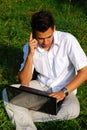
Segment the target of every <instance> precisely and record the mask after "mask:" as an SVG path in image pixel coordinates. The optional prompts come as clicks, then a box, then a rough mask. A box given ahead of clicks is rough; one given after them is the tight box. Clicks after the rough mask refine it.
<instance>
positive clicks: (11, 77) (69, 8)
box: [0, 0, 87, 130]
mask: <svg viewBox="0 0 87 130" xmlns="http://www.w3.org/2000/svg"><path fill="white" fill-rule="evenodd" d="M86 5H87V1H86V0H84V1H83V0H44V1H42V0H36V1H35V0H1V1H0V30H1V31H0V130H14V126H13V124H12V123H11V121H10V120H9V118H8V116H7V114H6V111H5V109H4V105H3V102H2V97H1V91H2V89H3V88H4V86H5V85H6V84H13V83H20V81H19V79H18V76H17V73H18V70H19V67H20V63H21V62H22V48H23V45H24V44H25V42H27V41H28V38H29V33H30V30H31V27H30V18H31V15H32V14H33V13H34V12H36V11H38V10H41V9H47V10H50V11H51V12H52V13H53V16H54V18H55V24H56V28H57V29H58V30H61V31H68V32H70V33H72V34H73V35H75V36H76V37H77V39H78V40H79V42H80V44H81V46H82V48H83V49H84V51H85V53H86V54H87V6H86ZM86 89H87V82H85V83H84V84H82V85H81V87H80V88H79V89H78V95H77V96H78V98H79V100H80V104H81V112H80V115H79V117H78V118H76V119H74V120H69V121H52V122H47V123H36V125H37V127H38V128H39V129H41V130H49V129H50V130H53V129H55V130H87V93H86Z"/></svg>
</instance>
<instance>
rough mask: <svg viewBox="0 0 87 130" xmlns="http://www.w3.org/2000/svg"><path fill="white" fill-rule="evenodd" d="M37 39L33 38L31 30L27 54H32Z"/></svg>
mask: <svg viewBox="0 0 87 130" xmlns="http://www.w3.org/2000/svg"><path fill="white" fill-rule="evenodd" d="M37 43H38V42H37V40H36V39H34V38H33V36H32V32H31V34H30V38H29V48H30V51H29V54H31V55H32V56H33V55H34V52H35V49H36V48H37Z"/></svg>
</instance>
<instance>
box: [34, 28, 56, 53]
mask: <svg viewBox="0 0 87 130" xmlns="http://www.w3.org/2000/svg"><path fill="white" fill-rule="evenodd" d="M53 33H54V29H52V28H51V27H50V28H48V30H47V31H45V32H39V31H36V39H37V41H38V44H39V45H40V46H41V47H42V48H43V49H44V50H47V51H48V50H49V49H50V47H51V45H52V43H53V39H54V37H53Z"/></svg>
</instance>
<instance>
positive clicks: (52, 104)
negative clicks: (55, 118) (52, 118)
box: [6, 85, 63, 115]
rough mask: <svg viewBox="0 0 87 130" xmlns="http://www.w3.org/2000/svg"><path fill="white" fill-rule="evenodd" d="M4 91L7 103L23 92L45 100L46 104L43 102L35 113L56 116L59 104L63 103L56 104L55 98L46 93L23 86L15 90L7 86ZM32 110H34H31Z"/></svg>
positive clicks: (13, 87)
mask: <svg viewBox="0 0 87 130" xmlns="http://www.w3.org/2000/svg"><path fill="white" fill-rule="evenodd" d="M6 91H7V95H8V100H9V101H10V100H12V99H13V98H14V97H16V96H18V95H19V94H21V93H23V92H25V93H31V94H33V95H38V96H39V97H44V98H47V102H45V103H44V104H43V105H42V106H41V107H40V108H39V109H37V111H40V112H44V113H48V114H52V115H56V114H57V113H58V111H59V109H60V107H61V104H62V102H63V101H60V102H57V100H56V98H54V97H50V96H49V95H48V93H46V92H44V91H41V90H37V89H34V88H29V87H25V86H20V87H18V88H17V87H15V86H11V85H7V86H6ZM17 105H18V104H17ZM19 106H20V105H19ZM21 106H22V103H21ZM32 110H36V109H34V108H32Z"/></svg>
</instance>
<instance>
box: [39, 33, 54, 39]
mask: <svg viewBox="0 0 87 130" xmlns="http://www.w3.org/2000/svg"><path fill="white" fill-rule="evenodd" d="M50 37H52V34H51V35H50V36H48V37H45V38H43V37H38V39H46V38H50Z"/></svg>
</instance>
